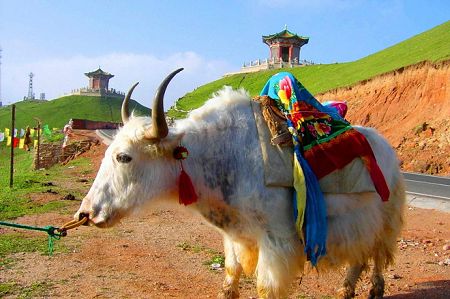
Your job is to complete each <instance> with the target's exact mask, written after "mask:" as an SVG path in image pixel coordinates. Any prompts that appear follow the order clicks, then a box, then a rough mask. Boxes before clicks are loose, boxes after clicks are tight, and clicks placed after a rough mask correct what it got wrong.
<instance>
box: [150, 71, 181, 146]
mask: <svg viewBox="0 0 450 299" xmlns="http://www.w3.org/2000/svg"><path fill="white" fill-rule="evenodd" d="M182 70H183V68H179V69H177V70H175V71H173V72H172V73H170V74H169V75H168V76H167V77H166V78H165V79H164V81H162V83H161V85H159V87H158V89H157V90H156V93H155V98H154V99H153V107H152V126H151V128H150V129H149V130H148V131H146V132H145V138H147V139H151V140H155V139H156V140H160V139H162V138H164V137H166V136H167V134H168V133H169V128H168V127H167V122H166V117H165V115H164V93H165V92H166V88H167V85H169V82H170V80H172V78H173V77H175V75H176V74H178V73H179V72H181V71H182Z"/></svg>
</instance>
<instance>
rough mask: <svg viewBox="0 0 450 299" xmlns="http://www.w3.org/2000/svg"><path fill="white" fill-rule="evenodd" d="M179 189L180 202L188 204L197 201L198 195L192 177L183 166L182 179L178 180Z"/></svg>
mask: <svg viewBox="0 0 450 299" xmlns="http://www.w3.org/2000/svg"><path fill="white" fill-rule="evenodd" d="M178 190H179V191H178V192H179V202H180V204H184V205H185V206H187V205H190V204H191V203H194V202H196V201H197V198H198V196H197V193H195V189H194V186H193V185H192V181H191V178H190V177H189V175H188V174H187V173H186V171H184V169H183V168H181V173H180V180H179V181H178Z"/></svg>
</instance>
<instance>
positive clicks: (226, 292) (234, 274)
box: [218, 236, 242, 299]
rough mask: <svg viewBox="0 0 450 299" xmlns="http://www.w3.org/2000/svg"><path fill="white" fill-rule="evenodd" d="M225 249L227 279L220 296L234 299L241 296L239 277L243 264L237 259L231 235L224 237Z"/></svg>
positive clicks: (225, 298)
mask: <svg viewBox="0 0 450 299" xmlns="http://www.w3.org/2000/svg"><path fill="white" fill-rule="evenodd" d="M223 244H224V251H225V272H226V276H225V280H224V282H223V286H222V290H221V291H220V292H219V295H218V298H223V299H234V298H239V278H240V276H241V273H242V266H241V264H240V263H239V262H238V260H237V256H236V252H235V250H234V245H233V241H232V240H231V238H230V237H228V236H224V238H223Z"/></svg>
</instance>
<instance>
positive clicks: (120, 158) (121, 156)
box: [116, 153, 132, 163]
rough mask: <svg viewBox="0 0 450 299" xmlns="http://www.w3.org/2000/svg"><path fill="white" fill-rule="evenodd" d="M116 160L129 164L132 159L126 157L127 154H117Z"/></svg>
mask: <svg viewBox="0 0 450 299" xmlns="http://www.w3.org/2000/svg"><path fill="white" fill-rule="evenodd" d="M116 159H117V161H119V162H120V163H130V162H131V160H132V158H131V157H130V156H128V155H127V154H124V153H120V154H117V156H116Z"/></svg>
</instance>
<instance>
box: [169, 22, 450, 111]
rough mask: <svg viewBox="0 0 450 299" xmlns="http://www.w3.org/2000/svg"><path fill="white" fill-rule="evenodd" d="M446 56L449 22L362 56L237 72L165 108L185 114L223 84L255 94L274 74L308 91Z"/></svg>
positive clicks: (449, 46)
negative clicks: (285, 76)
mask: <svg viewBox="0 0 450 299" xmlns="http://www.w3.org/2000/svg"><path fill="white" fill-rule="evenodd" d="M449 58H450V21H448V22H446V23H444V24H441V25H439V26H437V27H434V28H432V29H430V30H428V31H425V32H423V33H421V34H418V35H416V36H414V37H411V38H409V39H407V40H405V41H403V42H400V43H398V44H396V45H394V46H392V47H389V48H386V49H384V50H382V51H380V52H377V53H375V54H372V55H369V56H367V57H364V58H362V59H359V60H356V61H353V62H347V63H336V64H326V65H312V66H307V67H301V68H292V69H283V70H280V69H278V70H268V71H261V72H257V73H248V74H237V75H233V76H230V77H226V78H222V79H219V80H217V81H214V82H211V83H208V84H206V85H203V86H201V87H199V88H197V89H196V90H194V91H193V92H190V93H188V94H186V95H185V96H184V97H183V98H181V99H180V100H178V101H177V102H176V104H175V107H172V109H171V110H170V111H169V115H170V116H172V117H176V118H180V117H184V116H185V115H186V112H184V111H190V110H192V109H195V108H198V107H200V106H201V105H203V103H204V102H205V101H206V100H207V99H208V98H210V97H211V94H213V93H214V92H216V91H217V90H219V89H221V88H222V86H224V85H229V86H232V87H233V88H238V87H244V88H245V89H246V90H248V91H249V93H250V95H251V96H254V95H257V94H258V93H259V92H260V90H261V89H262V87H263V86H264V84H265V83H266V81H267V80H268V79H269V78H270V77H271V76H272V75H273V74H275V73H278V72H280V71H289V72H291V73H292V74H293V75H294V76H295V77H297V78H298V79H299V80H300V81H301V82H302V83H303V85H305V87H306V88H307V89H308V90H309V91H310V92H311V93H312V94H317V93H321V92H325V91H328V90H331V89H334V88H338V87H343V86H349V85H353V84H355V83H357V82H359V81H362V80H366V79H369V78H371V77H373V76H376V75H379V74H382V73H386V72H389V71H392V70H395V69H398V68H400V67H403V66H407V65H411V64H415V63H418V62H420V61H424V60H430V61H440V60H446V59H449Z"/></svg>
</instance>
